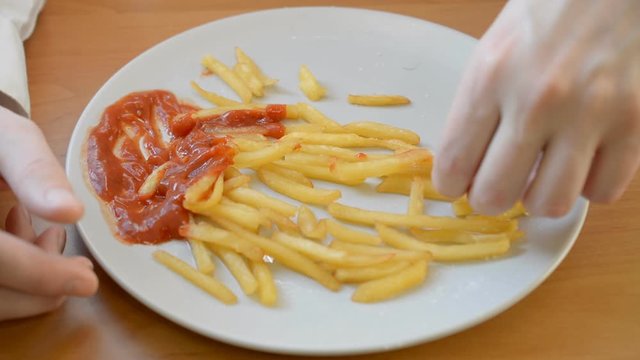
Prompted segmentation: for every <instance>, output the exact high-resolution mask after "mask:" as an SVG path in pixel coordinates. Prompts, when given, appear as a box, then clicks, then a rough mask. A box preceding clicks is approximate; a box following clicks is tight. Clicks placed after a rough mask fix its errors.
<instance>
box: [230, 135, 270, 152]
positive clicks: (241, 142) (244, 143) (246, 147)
mask: <svg viewBox="0 0 640 360" xmlns="http://www.w3.org/2000/svg"><path fill="white" fill-rule="evenodd" d="M233 143H234V144H235V145H236V146H237V147H238V151H239V152H241V153H242V152H247V151H258V150H262V149H264V148H267V147H270V146H271V145H273V143H272V142H271V141H256V140H255V139H247V138H243V137H239V136H237V135H234V136H233Z"/></svg>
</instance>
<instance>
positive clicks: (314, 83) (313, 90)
mask: <svg viewBox="0 0 640 360" xmlns="http://www.w3.org/2000/svg"><path fill="white" fill-rule="evenodd" d="M298 75H299V77H300V82H299V86H300V90H302V92H303V93H304V95H305V96H306V97H307V98H308V99H309V100H312V101H318V100H320V99H322V98H323V97H325V95H326V94H327V89H325V88H324V87H323V86H322V85H320V83H319V82H318V79H316V77H315V76H314V75H313V74H312V73H311V70H309V68H308V67H307V66H306V65H302V66H300V71H299V74H298Z"/></svg>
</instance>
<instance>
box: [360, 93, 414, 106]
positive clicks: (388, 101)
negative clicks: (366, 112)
mask: <svg viewBox="0 0 640 360" xmlns="http://www.w3.org/2000/svg"><path fill="white" fill-rule="evenodd" d="M347 100H348V101H349V104H353V105H364V106H393V105H407V104H411V100H409V98H408V97H406V96H402V95H349V97H348V98H347Z"/></svg>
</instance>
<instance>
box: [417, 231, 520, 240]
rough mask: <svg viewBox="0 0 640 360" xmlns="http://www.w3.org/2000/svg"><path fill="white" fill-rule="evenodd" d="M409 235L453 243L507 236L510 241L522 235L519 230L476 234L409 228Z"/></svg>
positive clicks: (420, 238)
mask: <svg viewBox="0 0 640 360" xmlns="http://www.w3.org/2000/svg"><path fill="white" fill-rule="evenodd" d="M409 232H410V233H411V235H413V236H414V237H415V238H416V239H418V240H421V241H426V242H430V243H454V244H470V243H477V242H483V241H487V242H491V241H498V240H501V239H502V238H503V237H504V236H507V237H508V238H509V239H510V240H511V241H513V240H517V239H519V238H520V237H521V236H522V232H521V231H517V230H516V231H508V232H503V233H496V234H478V233H473V232H469V231H461V230H442V229H437V230H433V229H418V228H412V229H410V230H409Z"/></svg>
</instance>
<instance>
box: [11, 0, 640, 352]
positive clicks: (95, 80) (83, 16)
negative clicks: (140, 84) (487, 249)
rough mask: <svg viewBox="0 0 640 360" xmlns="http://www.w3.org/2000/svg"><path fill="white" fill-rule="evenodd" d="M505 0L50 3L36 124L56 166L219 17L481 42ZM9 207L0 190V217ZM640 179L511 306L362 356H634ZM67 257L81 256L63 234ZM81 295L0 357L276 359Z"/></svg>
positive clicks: (32, 50) (104, 291)
mask: <svg viewBox="0 0 640 360" xmlns="http://www.w3.org/2000/svg"><path fill="white" fill-rule="evenodd" d="M503 4H504V1H490V0H455V1H454V0H451V1H442V0H402V1H393V2H392V1H385V0H350V1H331V2H329V1H297V2H286V1H278V0H269V1H260V2H258V1H247V0H243V1H241V0H236V1H212V0H181V1H172V0H144V1H143V0H137V1H127V0H50V1H49V3H48V5H47V6H46V7H45V9H44V11H43V12H42V14H41V15H40V20H39V24H38V27H37V29H36V32H35V33H34V35H33V37H32V38H31V39H30V40H29V41H28V42H27V43H26V54H27V64H28V71H29V80H30V81H29V82H30V89H31V98H32V102H33V118H34V120H35V121H36V122H37V123H38V124H39V125H40V126H41V127H42V129H43V130H44V132H45V134H46V137H47V139H48V140H49V142H50V143H51V146H52V147H53V149H54V151H55V153H56V154H57V155H58V157H59V158H60V160H61V161H62V160H63V159H64V156H65V151H66V147H67V142H68V140H69V137H70V135H71V131H72V130H73V127H74V125H75V123H76V120H77V119H78V117H79V115H80V113H81V111H82V110H83V108H84V106H85V105H86V104H87V102H88V101H89V99H90V98H91V97H92V96H93V94H94V93H95V92H96V90H97V89H98V88H99V87H100V86H101V85H102V84H103V82H104V81H106V80H107V79H108V78H109V76H111V74H113V73H114V72H115V71H116V70H118V69H119V68H120V67H121V66H122V65H124V64H125V63H127V62H128V61H129V60H131V59H132V58H133V57H135V56H136V55H137V54H139V53H140V52H142V51H143V50H145V49H147V48H149V47H151V46H152V45H154V44H156V43H158V42H160V41H162V40H164V39H165V38H167V37H169V36H171V35H174V34H176V33H179V32H181V31H184V30H186V29H189V28H191V27H193V26H196V25H199V24H202V23H205V22H209V21H212V20H215V19H220V18H222V17H226V16H230V15H235V14H240V13H243V12H248V11H253V10H257V9H263V8H272V7H281V6H287V5H288V6H293V5H343V6H353V7H365V8H372V9H379V10H386V11H391V12H397V13H401V14H407V15H411V16H416V17H420V18H423V19H426V20H430V21H433V22H437V23H441V24H444V25H446V26H449V27H452V28H455V29H459V30H461V31H463V32H465V33H468V34H470V35H472V36H475V37H479V36H480V35H481V34H482V33H483V32H484V31H485V30H486V29H487V27H488V26H489V24H490V23H491V21H492V20H493V19H494V17H495V16H496V14H497V13H498V12H499V10H500V9H501V7H502V6H503ZM13 202H14V200H13V199H12V198H11V197H10V196H9V195H7V194H2V195H0V216H3V218H4V215H5V214H6V211H7V210H8V209H9V207H10V205H11V204H12V203H13ZM639 214H640V177H636V179H635V181H634V182H633V183H632V184H631V186H630V188H629V190H628V191H627V193H626V195H625V196H624V198H623V199H622V200H620V201H618V202H617V203H615V204H613V205H594V206H592V208H591V210H590V213H589V216H588V219H587V222H586V225H585V227H584V230H583V231H582V234H581V236H580V239H579V240H578V242H577V244H576V246H575V248H574V249H573V250H572V251H571V253H570V254H569V256H568V257H567V259H566V260H565V261H564V262H563V263H562V265H561V266H560V267H559V268H558V270H557V271H556V272H555V273H554V274H553V275H551V277H550V278H549V279H548V280H547V281H546V282H545V283H544V284H542V286H540V287H539V288H538V289H537V290H535V291H534V292H533V293H532V294H531V295H529V296H528V297H527V298H525V299H524V300H523V301H521V302H520V303H518V304H517V305H515V306H513V307H512V308H511V309H509V310H507V311H505V312H504V313H502V314H501V315H498V316H497V317H495V318H494V319H492V320H489V321H487V322H485V323H483V324H481V325H479V326H476V327H474V328H472V329H470V330H467V331H464V332H462V333H459V334H457V335H453V336H450V337H448V338H445V339H442V340H439V341H435V342H432V343H428V344H424V345H420V346H416V347H412V348H408V349H403V350H399V351H394V352H389V353H382V354H376V355H372V356H367V357H364V356H363V357H361V358H362V359H365V358H367V359H372V360H373V359H418V358H430V359H434V358H456V359H485V358H486V359H496V358H505V359H515V358H518V359H522V358H531V359H551V358H580V359H584V358H600V359H624V358H626V359H631V358H640V215H639ZM71 235H72V236H71V239H70V241H69V242H68V246H67V249H66V252H67V253H68V254H84V255H87V254H88V252H87V250H86V248H85V247H84V246H83V244H82V243H81V241H80V239H79V238H78V237H77V234H75V233H72V234H71ZM97 271H98V276H99V278H100V281H101V286H100V290H99V292H98V294H97V295H96V296H94V297H92V298H90V299H71V300H69V301H68V302H67V303H66V305H65V306H64V307H62V308H61V309H60V310H58V311H55V312H54V313H51V314H48V315H44V316H39V317H35V318H31V319H26V320H19V321H10V322H4V323H0V359H27V358H37V359H55V358H61V359H147V358H148V359H158V358H162V359H183V358H200V357H211V358H216V359H273V358H279V356H276V355H271V354H264V353H258V352H253V351H250V350H245V349H241V348H236V347H233V346H229V345H226V344H222V343H219V342H216V341H213V340H209V339H207V338H205V337H202V336H199V335H196V334H194V333H192V332H190V331H188V330H184V329H183V328H181V327H179V326H177V325H174V324H173V323H171V322H169V321H168V320H165V319H164V318H162V317H160V316H159V315H156V314H155V313H153V312H152V311H151V310H148V309H147V308H146V307H144V306H143V305H142V304H140V303H139V302H137V301H136V300H134V299H133V298H132V297H131V296H129V295H128V294H127V293H126V292H124V291H123V290H122V289H121V288H120V287H119V286H117V285H116V284H115V283H114V282H113V281H112V280H111V279H110V278H109V277H108V276H107V275H106V274H105V273H104V272H103V271H102V270H101V269H98V270H97Z"/></svg>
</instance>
